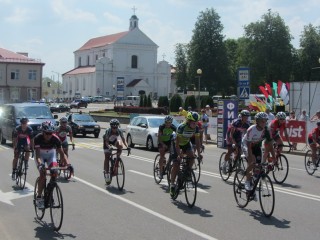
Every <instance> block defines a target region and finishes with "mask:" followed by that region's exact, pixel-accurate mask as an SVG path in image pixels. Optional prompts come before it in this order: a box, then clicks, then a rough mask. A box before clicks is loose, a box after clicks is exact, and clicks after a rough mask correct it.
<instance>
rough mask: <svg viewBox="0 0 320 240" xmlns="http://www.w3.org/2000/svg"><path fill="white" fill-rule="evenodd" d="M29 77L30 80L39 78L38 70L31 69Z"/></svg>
mask: <svg viewBox="0 0 320 240" xmlns="http://www.w3.org/2000/svg"><path fill="white" fill-rule="evenodd" d="M28 79H29V80H36V79H37V70H29V73H28Z"/></svg>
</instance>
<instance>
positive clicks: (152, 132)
mask: <svg viewBox="0 0 320 240" xmlns="http://www.w3.org/2000/svg"><path fill="white" fill-rule="evenodd" d="M164 118H165V116H164V115H160V116H156V115H153V116H152V115H150V116H149V115H148V116H147V115H145V116H136V117H134V118H133V119H132V120H131V121H130V123H129V125H127V129H126V132H127V143H128V145H129V146H130V147H134V145H135V144H139V145H145V146H146V148H147V149H148V150H150V151H151V150H153V149H154V148H157V147H158V130H159V126H160V125H161V124H162V123H164ZM173 124H174V125H175V126H176V127H178V126H179V123H178V122H177V121H176V120H173Z"/></svg>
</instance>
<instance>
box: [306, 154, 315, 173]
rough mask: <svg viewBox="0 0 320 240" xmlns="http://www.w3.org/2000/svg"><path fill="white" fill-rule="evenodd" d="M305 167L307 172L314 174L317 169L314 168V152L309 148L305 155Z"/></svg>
mask: <svg viewBox="0 0 320 240" xmlns="http://www.w3.org/2000/svg"><path fill="white" fill-rule="evenodd" d="M304 167H305V168H306V170H307V173H308V174H309V175H312V174H314V172H315V171H316V170H315V168H314V164H313V161H312V152H311V150H308V151H307V152H306V154H305V156H304Z"/></svg>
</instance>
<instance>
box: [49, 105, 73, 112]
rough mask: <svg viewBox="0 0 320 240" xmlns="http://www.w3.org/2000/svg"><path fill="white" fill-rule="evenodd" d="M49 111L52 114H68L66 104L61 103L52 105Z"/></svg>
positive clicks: (68, 109)
mask: <svg viewBox="0 0 320 240" xmlns="http://www.w3.org/2000/svg"><path fill="white" fill-rule="evenodd" d="M50 111H51V112H52V113H54V112H59V113H60V112H69V111H70V107H69V106H67V105H66V104H62V103H53V104H51V106H50Z"/></svg>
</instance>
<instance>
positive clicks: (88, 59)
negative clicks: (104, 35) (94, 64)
mask: <svg viewBox="0 0 320 240" xmlns="http://www.w3.org/2000/svg"><path fill="white" fill-rule="evenodd" d="M89 64H90V56H87V66H89Z"/></svg>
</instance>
